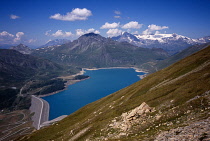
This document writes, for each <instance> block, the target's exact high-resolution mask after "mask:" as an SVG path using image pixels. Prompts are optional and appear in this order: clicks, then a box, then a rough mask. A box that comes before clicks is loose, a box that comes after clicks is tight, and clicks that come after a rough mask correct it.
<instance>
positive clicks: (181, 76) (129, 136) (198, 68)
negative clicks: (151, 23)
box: [19, 46, 210, 141]
mask: <svg viewBox="0 0 210 141" xmlns="http://www.w3.org/2000/svg"><path fill="white" fill-rule="evenodd" d="M209 52H210V46H208V47H207V48H205V49H203V50H201V51H199V52H197V53H195V54H192V55H191V56H189V57H187V58H184V59H182V60H181V61H179V62H177V63H175V64H173V65H171V66H169V67H167V68H165V69H162V70H160V71H158V72H156V73H153V74H151V75H149V76H147V77H146V78H144V79H142V80H141V81H139V82H136V83H134V84H133V85H131V86H129V87H127V88H124V89H122V90H120V91H118V92H115V93H114V94H111V95H109V96H107V97H104V98H102V99H100V100H98V101H96V102H93V103H90V104H88V105H86V106H85V107H83V108H81V109H80V110H78V111H76V112H75V113H73V114H71V115H69V116H68V117H66V118H64V119H63V120H62V121H60V122H58V123H56V124H54V125H52V126H49V127H46V128H43V129H41V130H39V131H36V132H34V133H33V134H31V135H28V136H26V137H23V138H21V139H20V138H19V139H20V140H30V141H33V140H34V141H36V140H80V141H83V140H86V141H88V140H89V141H90V140H91V141H103V140H121V141H127V140H131V141H132V140H133V141H136V140H168V139H170V140H189V139H192V140H208V139H209V136H210V133H209V124H210V123H209V119H208V118H209V114H210V103H209V101H210V89H209V85H210V71H209V70H210V54H209Z"/></svg>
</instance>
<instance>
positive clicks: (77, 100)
mask: <svg viewBox="0 0 210 141" xmlns="http://www.w3.org/2000/svg"><path fill="white" fill-rule="evenodd" d="M143 74H145V73H143V72H136V71H135V70H134V69H132V68H126V69H124V68H115V69H99V70H85V73H84V75H88V76H90V78H89V79H87V80H83V81H80V82H77V83H75V84H73V85H69V86H68V88H67V90H64V91H62V92H59V93H57V94H54V95H50V96H46V97H43V99H45V100H46V101H47V102H48V103H49V104H50V115H49V120H52V119H54V118H57V117H59V116H61V115H69V114H71V113H73V112H75V111H76V110H78V109H80V108H81V107H83V106H85V105H87V104H88V103H91V102H94V101H96V100H98V99H100V98H102V97H105V96H107V95H109V94H112V93H114V92H116V91H118V90H120V89H122V88H125V87H127V86H129V85H131V84H133V83H135V82H137V81H138V80H140V78H139V77H138V76H137V75H143Z"/></svg>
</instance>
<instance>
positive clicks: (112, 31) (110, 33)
mask: <svg viewBox="0 0 210 141" xmlns="http://www.w3.org/2000/svg"><path fill="white" fill-rule="evenodd" d="M121 33H122V30H119V29H109V30H108V31H107V32H106V34H107V35H108V36H109V37H114V36H118V35H120V34H121Z"/></svg>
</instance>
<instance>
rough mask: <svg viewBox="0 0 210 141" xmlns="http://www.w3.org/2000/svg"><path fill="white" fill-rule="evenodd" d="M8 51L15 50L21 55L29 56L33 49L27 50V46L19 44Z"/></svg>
mask: <svg viewBox="0 0 210 141" xmlns="http://www.w3.org/2000/svg"><path fill="white" fill-rule="evenodd" d="M10 49H13V50H17V51H18V52H20V53H22V54H31V53H32V51H33V49H31V48H29V47H28V46H26V45H24V44H19V45H17V46H12V47H10Z"/></svg>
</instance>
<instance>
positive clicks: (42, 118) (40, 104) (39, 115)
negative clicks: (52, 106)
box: [30, 95, 49, 130]
mask: <svg viewBox="0 0 210 141" xmlns="http://www.w3.org/2000/svg"><path fill="white" fill-rule="evenodd" d="M30 111H31V113H33V112H34V113H35V114H34V116H33V117H32V120H33V121H34V123H33V126H34V127H35V128H36V129H37V130H39V129H40V125H41V124H42V123H43V122H46V121H48V119H49V104H48V102H47V101H45V100H44V99H42V98H39V97H36V96H34V95H32V96H31V107H30Z"/></svg>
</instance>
